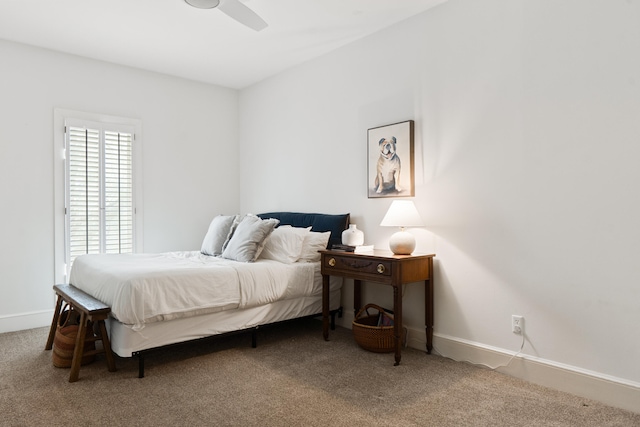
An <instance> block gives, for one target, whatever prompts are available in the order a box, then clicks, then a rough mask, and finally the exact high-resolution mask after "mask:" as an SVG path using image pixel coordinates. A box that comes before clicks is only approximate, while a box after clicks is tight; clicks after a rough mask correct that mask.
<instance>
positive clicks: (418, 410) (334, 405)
mask: <svg viewBox="0 0 640 427" xmlns="http://www.w3.org/2000/svg"><path fill="white" fill-rule="evenodd" d="M321 329H322V327H321V323H320V322H318V321H317V320H313V319H303V320H298V321H294V322H289V323H285V324H280V325H278V326H277V327H269V328H264V329H260V330H259V333H258V347H257V348H255V349H254V348H251V338H250V335H248V334H243V335H233V336H227V337H220V338H216V339H213V340H206V341H198V342H196V343H190V344H186V345H182V346H179V347H171V348H167V349H162V350H159V351H157V352H154V353H151V354H149V355H148V356H147V358H146V376H145V378H143V379H139V378H137V373H138V364H137V359H134V358H130V359H123V358H116V365H117V368H118V370H117V371H116V372H108V371H107V368H106V363H105V361H104V358H103V357H104V356H103V355H100V356H98V358H97V359H96V361H95V362H93V363H92V364H89V365H86V366H83V367H82V369H81V370H80V380H79V381H78V382H76V383H69V382H68V376H69V370H68V369H61V368H55V367H53V365H52V362H51V351H44V345H45V342H46V339H47V334H48V328H38V329H32V330H27V331H20V332H11V333H5V334H0V414H1V415H0V425H2V426H73V425H85V426H125V425H127V426H129V425H135V426H213V425H215V426H438V427H440V426H443V427H446V426H457V427H459V426H492V427H493V426H495V427H499V426H580V427H588V426H594V427H595V426H598V427H603V426H625V427H626V426H640V414H634V413H631V412H628V411H624V410H621V409H616V408H612V407H609V406H606V405H603V404H601V403H598V402H594V401H589V400H586V399H584V398H580V397H577V396H573V395H570V394H567V393H562V392H559V391H555V390H552V389H548V388H545V387H541V386H537V385H534V384H530V383H527V382H525V381H522V380H519V379H516V378H512V377H509V376H506V375H503V374H500V373H498V372H494V371H491V370H489V369H485V368H480V367H476V366H472V365H470V364H467V363H459V362H454V361H452V360H449V359H445V358H442V357H439V356H435V355H427V354H426V353H424V352H421V351H418V350H415V349H411V348H408V349H405V350H404V351H403V355H402V363H401V364H400V366H393V355H392V354H377V353H371V352H367V351H364V350H362V349H360V348H359V347H358V346H357V345H356V344H355V343H354V341H353V337H352V335H351V331H350V330H348V329H344V328H340V327H338V328H337V329H336V331H332V332H331V334H330V341H328V342H325V341H324V340H323V339H322V333H321Z"/></svg>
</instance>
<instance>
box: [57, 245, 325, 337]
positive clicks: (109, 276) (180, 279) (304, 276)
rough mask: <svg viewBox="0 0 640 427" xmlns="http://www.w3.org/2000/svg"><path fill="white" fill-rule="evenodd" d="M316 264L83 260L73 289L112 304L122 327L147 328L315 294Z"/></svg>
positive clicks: (197, 258)
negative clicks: (182, 319)
mask: <svg viewBox="0 0 640 427" xmlns="http://www.w3.org/2000/svg"><path fill="white" fill-rule="evenodd" d="M316 264H317V263H294V264H283V263H280V262H278V261H271V260H258V261H256V262H254V263H241V262H236V261H230V260H226V259H222V258H216V257H211V256H207V255H202V254H201V253H200V252H196V251H194V252H168V253H162V254H134V255H83V256H80V257H78V258H76V260H75V261H74V263H73V267H72V269H71V275H70V278H69V283H71V284H72V285H74V286H75V287H77V288H79V289H82V290H83V291H85V292H86V293H88V294H90V295H92V296H93V297H95V298H97V299H99V300H100V301H102V302H104V303H105V304H108V305H109V306H110V307H111V312H112V314H113V315H114V316H115V317H116V318H117V319H118V320H119V321H120V322H122V323H125V324H129V325H132V326H133V328H134V329H142V328H143V327H144V324H145V323H149V322H155V321H159V320H169V319H174V318H178V317H187V316H193V315H196V314H204V313H211V312H214V311H222V310H228V309H234V308H249V307H254V306H258V305H262V304H268V303H270V302H274V301H277V300H282V299H289V298H296V297H301V296H305V295H310V294H311V293H312V292H313V278H314V269H315V268H316V267H317V265H316Z"/></svg>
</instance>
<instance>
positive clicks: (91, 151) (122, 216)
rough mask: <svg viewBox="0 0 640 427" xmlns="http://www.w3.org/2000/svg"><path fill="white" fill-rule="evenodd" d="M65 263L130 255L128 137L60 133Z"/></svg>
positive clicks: (73, 130) (70, 129) (84, 130)
mask: <svg viewBox="0 0 640 427" xmlns="http://www.w3.org/2000/svg"><path fill="white" fill-rule="evenodd" d="M65 139H66V141H65V142H66V144H65V146H66V153H65V154H66V158H67V161H66V178H67V186H66V187H67V188H66V193H67V194H66V207H67V212H66V226H67V232H66V235H67V237H68V244H67V246H68V248H67V251H68V257H67V259H68V260H69V261H70V262H71V263H73V260H74V259H75V258H76V257H77V256H78V255H82V254H98V253H132V252H133V176H132V165H133V164H132V148H133V134H132V133H129V132H117V131H101V130H99V129H91V128H88V127H77V126H67V128H66V138H65Z"/></svg>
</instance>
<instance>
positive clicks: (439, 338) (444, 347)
mask: <svg viewBox="0 0 640 427" xmlns="http://www.w3.org/2000/svg"><path fill="white" fill-rule="evenodd" d="M433 341H434V342H433V347H434V349H433V352H434V353H435V354H439V355H441V356H443V357H447V358H450V359H453V360H458V361H465V362H469V363H472V364H476V365H482V366H485V367H489V368H492V369H495V370H496V371H498V372H501V373H504V374H507V375H511V376H513V377H516V378H520V379H523V380H526V381H530V382H532V383H534V384H538V385H541V386H545V387H550V388H553V389H555V390H560V391H564V392H567V393H571V394H574V395H576V396H581V397H584V398H587V399H591V400H595V401H598V402H602V403H604V404H607V405H610V406H614V407H616V408H622V409H625V410H628V411H631V412H635V413H640V383H636V382H633V381H629V380H625V379H622V378H616V377H612V376H609V375H605V374H601V373H598V372H593V371H589V370H585V369H581V368H577V367H575V366H570V365H565V364H561V363H557V362H554V361H551V360H546V359H542V358H538V357H535V356H529V355H526V354H524V355H517V356H516V357H513V355H514V354H515V353H516V351H513V352H509V351H507V350H504V349H500V348H494V347H490V346H486V345H483V344H480V343H476V342H471V341H466V340H462V339H459V338H455V337H451V336H446V335H441V334H434V337H433ZM408 345H409V347H412V348H416V349H420V350H421V349H424V348H425V346H426V337H425V335H424V331H422V330H418V329H413V330H410V331H409V340H408ZM507 364H508V365H507ZM504 365H507V366H504Z"/></svg>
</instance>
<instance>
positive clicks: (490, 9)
mask: <svg viewBox="0 0 640 427" xmlns="http://www.w3.org/2000/svg"><path fill="white" fill-rule="evenodd" d="M638 52H640V4H639V3H638V2H632V1H625V0H606V1H605V0H594V1H590V2H584V1H582V0H561V1H558V0H535V1H534V0H484V1H482V2H478V1H477V0H450V1H449V2H447V3H445V4H443V5H441V6H438V7H436V8H435V9H432V10H430V11H427V12H426V13H424V14H422V15H420V16H418V17H415V18H414V19H411V20H408V21H406V22H403V23H400V24H398V25H395V26H393V27H391V28H390V29H388V30H385V31H382V32H380V33H377V34H375V35H373V36H370V37H368V38H366V39H363V40H361V41H359V42H356V43H354V44H351V45H349V46H347V47H345V48H343V49H341V50H339V51H337V52H334V53H331V54H329V55H326V56H324V57H322V58H320V59H317V60H313V61H310V62H308V63H306V64H303V65H301V66H299V67H297V68H295V69H292V70H289V71H287V72H285V73H281V74H279V75H277V76H275V77H273V78H270V79H268V80H265V81H263V82H261V83H259V84H256V85H254V86H252V87H250V88H247V89H245V90H243V91H242V92H241V94H240V124H241V130H240V155H241V158H242V162H241V172H242V173H241V187H240V191H241V209H242V210H243V211H265V210H300V211H322V212H333V213H337V212H351V214H352V218H353V222H355V223H357V224H358V226H359V228H361V229H363V230H364V232H365V240H366V242H367V243H369V244H375V245H376V246H377V247H380V248H384V247H385V245H386V241H387V239H388V237H389V236H390V235H391V234H392V232H393V230H389V229H383V228H381V227H379V225H378V224H379V222H380V220H381V219H382V217H383V215H384V213H385V211H386V209H387V207H388V206H389V204H390V200H389V199H368V198H367V193H366V182H365V180H366V155H367V153H366V131H367V129H368V128H371V127H376V126H380V125H384V124H390V123H395V122H398V121H403V120H407V119H413V120H415V121H416V141H417V147H416V156H417V159H416V167H417V170H416V184H417V185H416V197H415V203H416V205H417V206H418V208H419V210H420V212H421V214H422V215H423V217H424V220H425V221H426V223H427V226H426V227H425V228H424V229H420V230H414V231H413V232H414V233H415V234H416V235H417V237H418V248H417V250H418V251H419V252H427V253H431V252H434V253H435V254H436V256H437V258H436V301H435V305H436V316H435V331H436V335H437V338H438V339H437V340H436V345H438V343H441V344H442V345H443V346H444V345H445V344H447V343H450V342H458V343H464V344H465V345H470V347H473V348H476V349H496V350H498V351H499V352H502V353H509V352H514V351H515V350H517V349H518V348H519V346H520V338H519V337H518V336H517V335H514V334H513V333H512V332H511V327H510V323H511V315H512V314H519V315H523V316H524V318H525V330H526V337H527V342H526V345H525V347H524V351H523V354H524V355H525V357H527V358H529V360H535V361H538V362H542V363H546V364H547V365H549V366H555V367H564V368H567V369H569V370H573V371H575V372H583V373H587V374H588V375H594V376H596V377H599V378H602V379H605V380H612V381H614V382H617V383H621V384H626V385H629V386H630V387H631V388H632V389H633V390H635V391H636V392H637V391H638V390H640V388H638V387H640V364H638V358H639V357H640V340H638V339H637V333H636V332H634V331H635V325H637V324H640V309H639V301H640V286H639V285H638V277H640V267H639V266H640V263H638V262H637V261H636V260H635V256H637V254H638V243H637V242H638V241H640V228H639V227H638V225H637V218H639V217H640V200H639V199H638V196H637V189H636V187H637V183H638V182H640V168H638V167H637V165H638V158H639V156H640V144H638V141H639V140H640V125H639V123H640V56H639V55H638ZM345 289H346V290H345V293H344V297H343V304H344V305H345V307H350V303H351V296H350V289H351V287H350V284H348V285H347V286H346V288H345ZM367 289H368V295H366V296H365V301H368V300H372V301H375V302H378V303H386V304H387V305H390V304H391V293H390V290H388V289H384V288H380V287H376V286H371V287H368V288H367ZM371 289H373V291H372V290H371ZM422 298H423V293H422V290H421V289H420V287H419V286H417V285H415V286H411V287H408V288H407V291H406V294H405V297H404V301H405V322H406V323H407V324H408V325H409V327H410V328H411V330H412V331H419V332H420V331H422V330H423V316H424V313H423V307H422V304H421V303H420V301H422ZM420 333H421V332H420ZM525 376H526V375H525ZM633 405H635V409H636V410H638V411H640V406H639V405H638V403H637V401H636V402H635V403H634V404H631V406H633ZM627 406H628V405H627Z"/></svg>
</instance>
